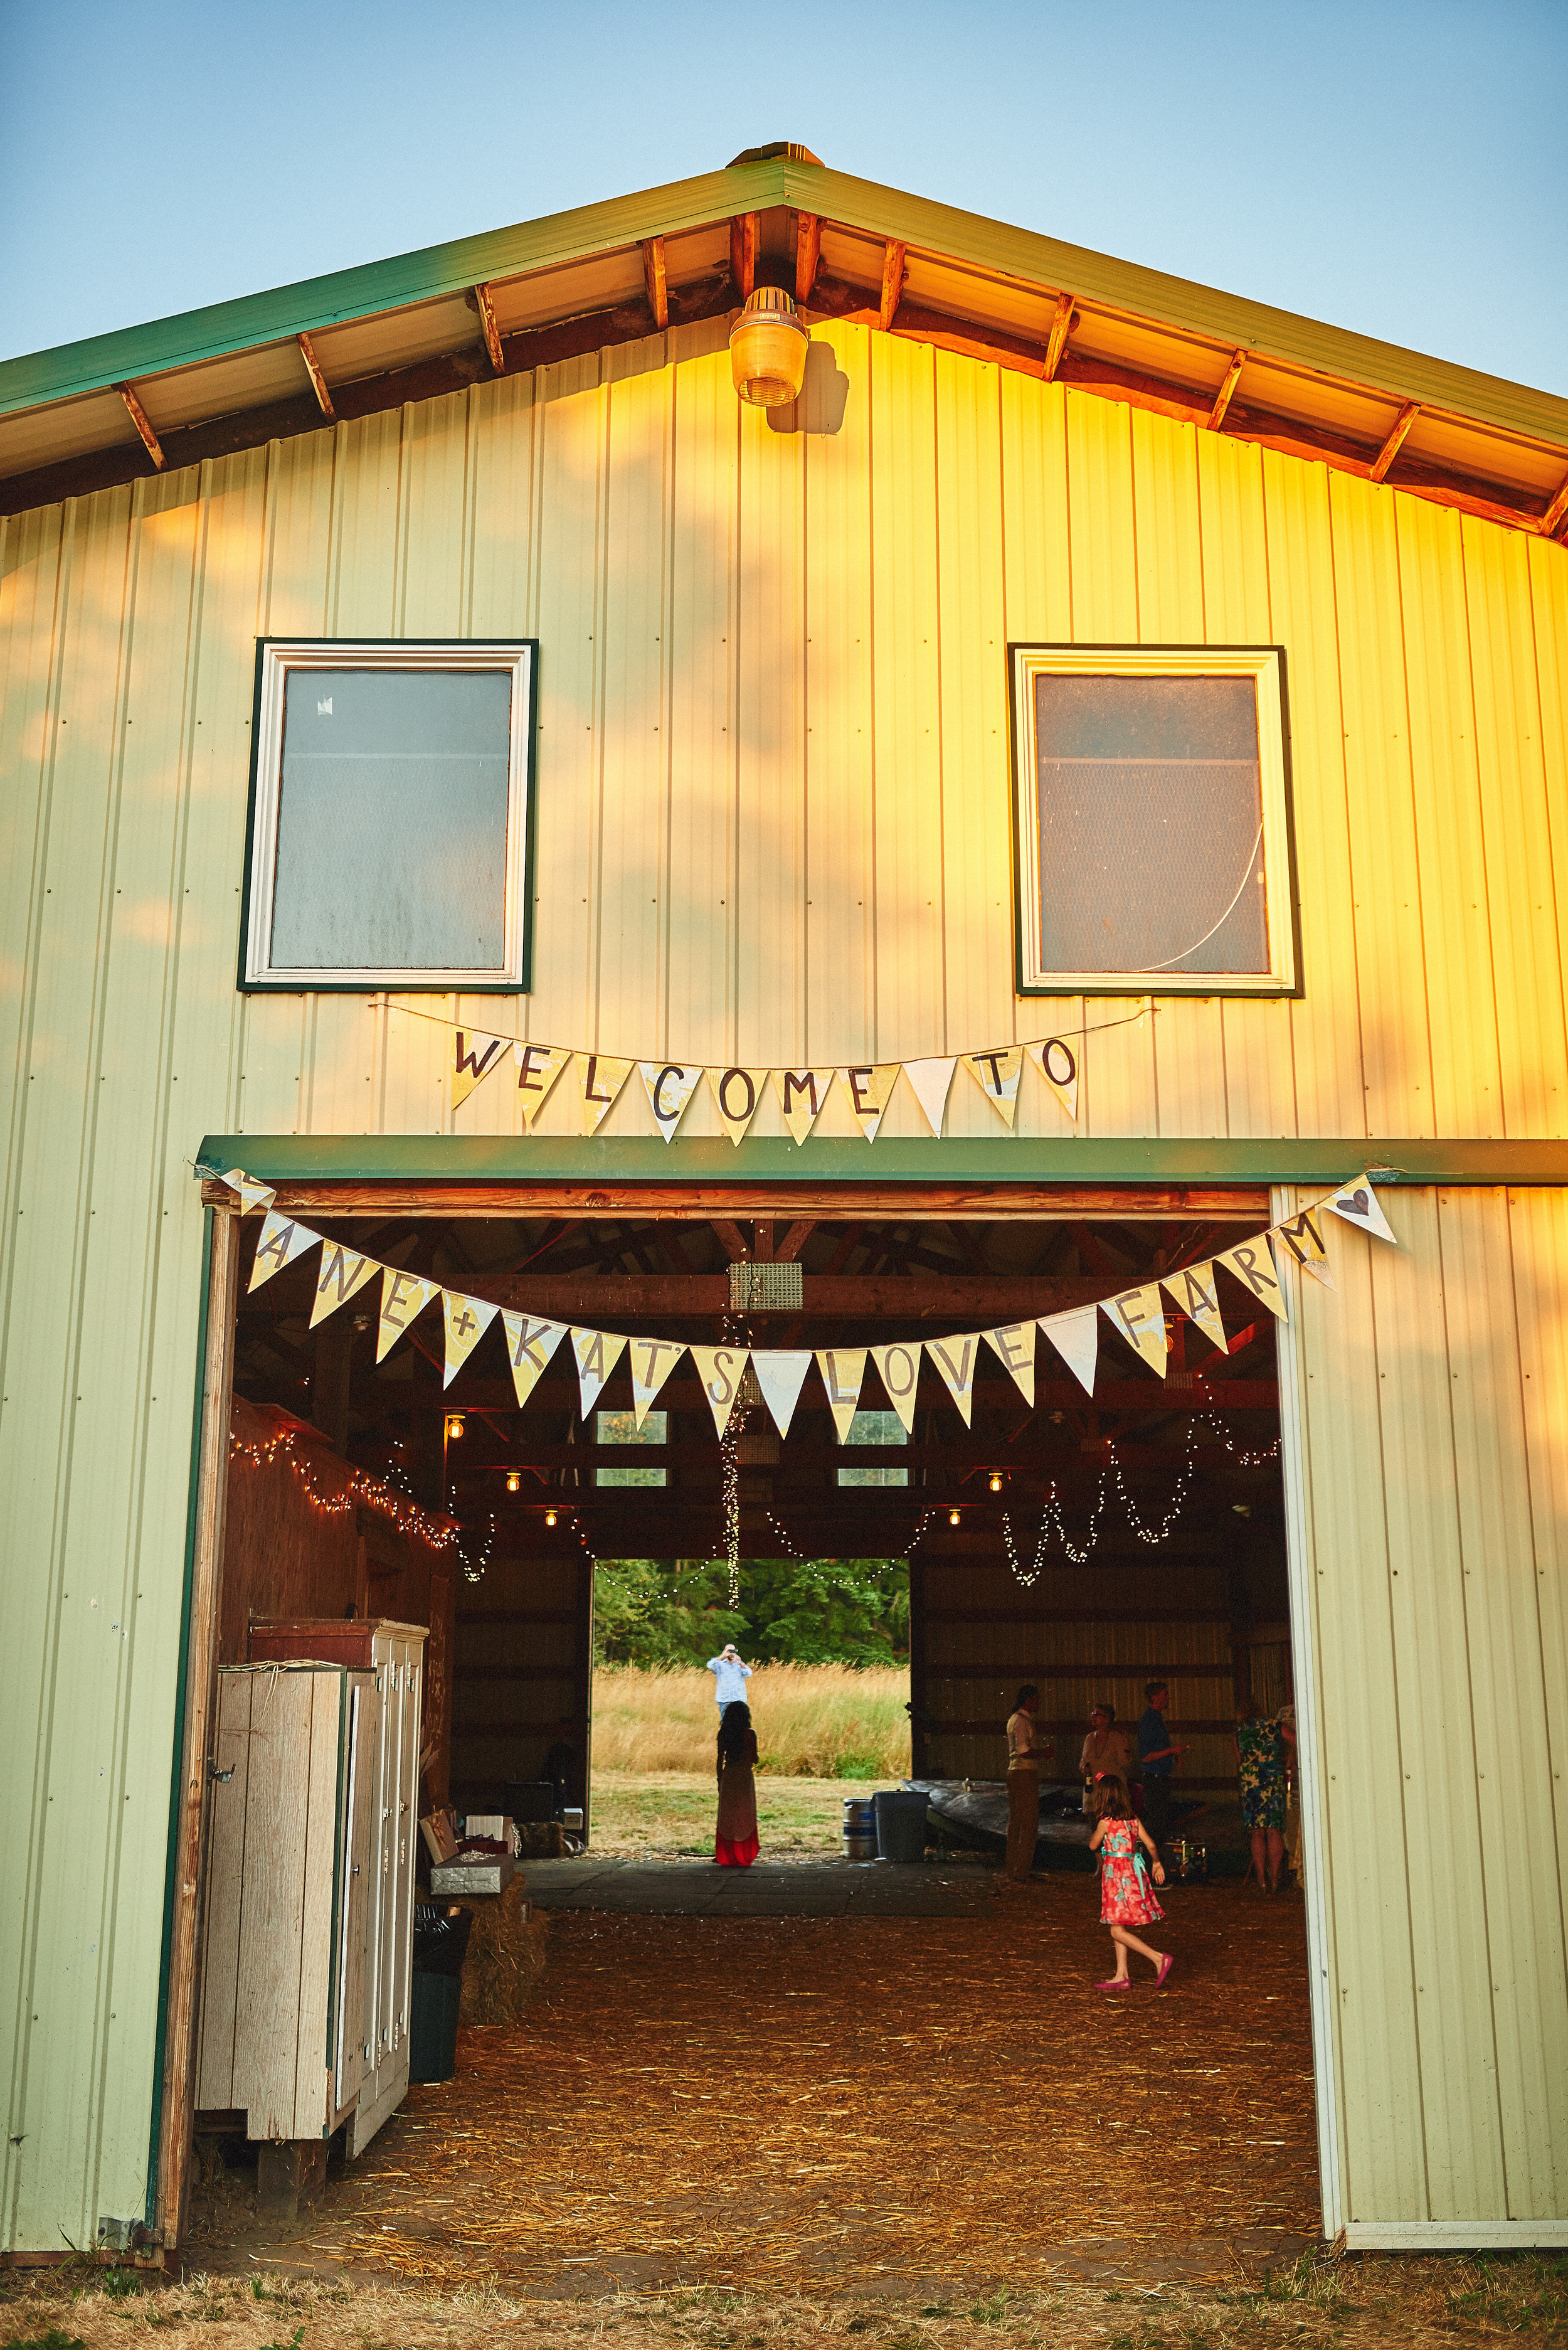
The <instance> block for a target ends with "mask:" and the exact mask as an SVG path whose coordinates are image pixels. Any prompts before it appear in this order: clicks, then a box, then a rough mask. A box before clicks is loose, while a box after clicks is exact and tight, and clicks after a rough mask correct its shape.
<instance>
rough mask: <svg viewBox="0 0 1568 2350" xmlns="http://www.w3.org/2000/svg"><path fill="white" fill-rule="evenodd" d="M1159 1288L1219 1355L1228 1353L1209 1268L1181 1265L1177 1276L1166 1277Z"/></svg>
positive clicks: (1216, 1289) (1227, 1339)
mask: <svg viewBox="0 0 1568 2350" xmlns="http://www.w3.org/2000/svg"><path fill="white" fill-rule="evenodd" d="M1160 1287H1161V1288H1162V1289H1163V1290H1164V1292H1165V1294H1166V1295H1167V1296H1168V1298H1169V1300H1170V1302H1171V1304H1172V1305H1174V1306H1175V1307H1176V1308H1177V1310H1178V1312H1179V1313H1181V1314H1185V1315H1186V1316H1187V1318H1188V1320H1189V1322H1196V1323H1197V1325H1198V1327H1199V1329H1200V1330H1201V1331H1202V1333H1203V1335H1204V1336H1205V1337H1206V1338H1212V1339H1213V1341H1214V1344H1215V1345H1216V1346H1217V1347H1219V1349H1220V1353H1221V1354H1222V1355H1223V1354H1225V1353H1226V1352H1227V1351H1228V1350H1229V1347H1230V1345H1231V1341H1230V1339H1229V1338H1228V1337H1227V1336H1225V1325H1224V1323H1223V1322H1222V1321H1221V1320H1220V1292H1219V1289H1218V1287H1217V1286H1216V1284H1215V1280H1214V1268H1213V1266H1212V1265H1211V1264H1184V1265H1183V1266H1182V1268H1181V1270H1180V1272H1179V1273H1170V1274H1166V1276H1165V1278H1164V1280H1163V1281H1162V1282H1161V1283H1160Z"/></svg>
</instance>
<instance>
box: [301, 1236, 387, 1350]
mask: <svg viewBox="0 0 1568 2350" xmlns="http://www.w3.org/2000/svg"><path fill="white" fill-rule="evenodd" d="M380 1270H381V1268H380V1266H379V1264H378V1263H377V1262H376V1260H375V1258H374V1257H373V1256H357V1255H356V1254H355V1253H354V1251H353V1250H352V1249H348V1248H344V1247H343V1245H342V1244H341V1243H340V1242H338V1241H324V1242H323V1243H322V1244H321V1269H320V1271H319V1272H318V1273H317V1276H316V1303H315V1305H313V1306H312V1307H311V1309H310V1326H311V1328H312V1329H313V1330H314V1329H315V1327H316V1326H317V1323H318V1322H325V1321H326V1319H327V1315H329V1314H336V1313H337V1308H338V1307H339V1306H340V1305H348V1300H349V1299H350V1298H351V1297H352V1296H354V1295H356V1294H357V1292H358V1291H359V1290H361V1289H363V1288H364V1286H365V1284H366V1283H367V1282H368V1281H369V1280H371V1279H372V1278H373V1277H374V1276H375V1274H378V1273H379V1272H380Z"/></svg>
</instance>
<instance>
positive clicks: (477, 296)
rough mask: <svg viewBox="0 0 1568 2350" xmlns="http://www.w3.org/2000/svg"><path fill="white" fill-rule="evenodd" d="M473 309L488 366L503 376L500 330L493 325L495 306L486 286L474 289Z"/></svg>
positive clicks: (504, 367) (504, 366)
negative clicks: (482, 337) (488, 361)
mask: <svg viewBox="0 0 1568 2350" xmlns="http://www.w3.org/2000/svg"><path fill="white" fill-rule="evenodd" d="M473 307H474V308H475V309H476V310H477V311H478V312H479V324H480V327H481V329H482V330H483V336H484V348H485V349H486V350H487V351H488V352H489V354H490V364H491V366H492V367H493V369H495V372H496V374H497V375H504V374H505V372H506V359H505V355H504V352H503V351H502V348H501V329H500V328H499V327H498V326H497V325H496V323H495V305H494V303H493V302H492V300H491V298H490V288H489V286H475V287H474V289H473Z"/></svg>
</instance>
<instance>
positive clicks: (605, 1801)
mask: <svg viewBox="0 0 1568 2350" xmlns="http://www.w3.org/2000/svg"><path fill="white" fill-rule="evenodd" d="M887 1783H888V1782H887V1780H886V1779H884V1780H883V1781H882V1782H881V1784H882V1785H883V1786H886V1785H887ZM875 1784H876V1783H875V1782H872V1781H868V1780H859V1779H857V1780H846V1779H759V1780H758V1782H757V1835H758V1838H759V1840H760V1842H761V1844H762V1847H763V1859H764V1860H807V1859H816V1860H826V1859H828V1858H830V1857H831V1856H833V1855H834V1854H836V1853H839V1852H842V1851H843V1849H844V1846H843V1835H844V1799H845V1797H846V1795H869V1794H872V1792H873V1790H874V1786H875ZM593 1797H594V1801H593V1848H594V1850H595V1852H597V1853H603V1854H616V1855H625V1856H630V1857H632V1858H634V1859H644V1860H676V1859H683V1858H684V1859H689V1858H691V1857H693V1856H701V1857H703V1858H705V1859H708V1858H711V1856H712V1851H713V1815H714V1804H715V1791H714V1783H713V1776H712V1773H711V1772H696V1771H653V1772H636V1771H602V1770H599V1769H598V1768H597V1767H596V1769H595V1771H594V1787H593Z"/></svg>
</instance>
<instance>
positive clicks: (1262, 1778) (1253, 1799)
mask: <svg viewBox="0 0 1568 2350" xmlns="http://www.w3.org/2000/svg"><path fill="white" fill-rule="evenodd" d="M1236 1777H1237V1781H1238V1783H1239V1786H1240V1791H1241V1825H1242V1826H1243V1827H1245V1828H1246V1830H1247V1832H1248V1834H1249V1835H1250V1836H1251V1845H1252V1865H1251V1868H1250V1869H1249V1870H1248V1872H1247V1873H1248V1876H1249V1877H1256V1878H1257V1880H1258V1884H1259V1886H1260V1887H1261V1888H1262V1891H1263V1892H1265V1893H1277V1892H1278V1891H1279V1889H1280V1868H1281V1865H1282V1862H1283V1860H1284V1856H1285V1835H1284V1829H1285V1794H1286V1785H1285V1741H1284V1734H1283V1732H1282V1730H1281V1728H1280V1725H1279V1723H1278V1722H1277V1721H1265V1720H1264V1718H1263V1716H1262V1714H1261V1713H1260V1712H1259V1711H1258V1709H1257V1707H1256V1706H1249V1707H1246V1708H1244V1709H1243V1710H1242V1711H1241V1712H1240V1713H1239V1714H1238V1715H1237V1717H1236Z"/></svg>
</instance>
